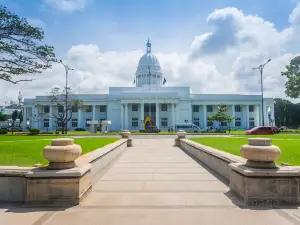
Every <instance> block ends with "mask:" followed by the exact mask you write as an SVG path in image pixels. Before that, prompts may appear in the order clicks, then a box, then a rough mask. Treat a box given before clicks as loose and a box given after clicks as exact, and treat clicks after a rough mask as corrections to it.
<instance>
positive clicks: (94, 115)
mask: <svg viewBox="0 0 300 225" xmlns="http://www.w3.org/2000/svg"><path fill="white" fill-rule="evenodd" d="M92 107H93V120H96V106H95V105H93V106H92Z"/></svg>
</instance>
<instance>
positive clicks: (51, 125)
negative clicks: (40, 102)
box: [49, 105, 53, 131]
mask: <svg viewBox="0 0 300 225" xmlns="http://www.w3.org/2000/svg"><path fill="white" fill-rule="evenodd" d="M52 113H53V109H52V105H49V130H50V131H51V130H53V114H52Z"/></svg>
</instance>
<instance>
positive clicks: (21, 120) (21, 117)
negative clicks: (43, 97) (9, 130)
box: [18, 111, 27, 127]
mask: <svg viewBox="0 0 300 225" xmlns="http://www.w3.org/2000/svg"><path fill="white" fill-rule="evenodd" d="M18 119H19V120H20V123H19V127H20V126H21V124H22V122H23V113H22V111H20V112H19V113H18ZM25 123H26V125H27V121H26V120H25Z"/></svg>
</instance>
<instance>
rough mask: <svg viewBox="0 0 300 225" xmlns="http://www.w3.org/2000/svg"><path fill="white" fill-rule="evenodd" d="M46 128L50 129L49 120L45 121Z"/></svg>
mask: <svg viewBox="0 0 300 225" xmlns="http://www.w3.org/2000/svg"><path fill="white" fill-rule="evenodd" d="M44 127H49V119H44Z"/></svg>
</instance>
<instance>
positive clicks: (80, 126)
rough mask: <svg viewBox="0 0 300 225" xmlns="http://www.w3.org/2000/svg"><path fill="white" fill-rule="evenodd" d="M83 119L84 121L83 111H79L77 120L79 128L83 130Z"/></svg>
mask: <svg viewBox="0 0 300 225" xmlns="http://www.w3.org/2000/svg"><path fill="white" fill-rule="evenodd" d="M81 119H82V110H81V109H78V118H77V126H78V127H79V128H83V127H82V124H81V123H82V122H81Z"/></svg>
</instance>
